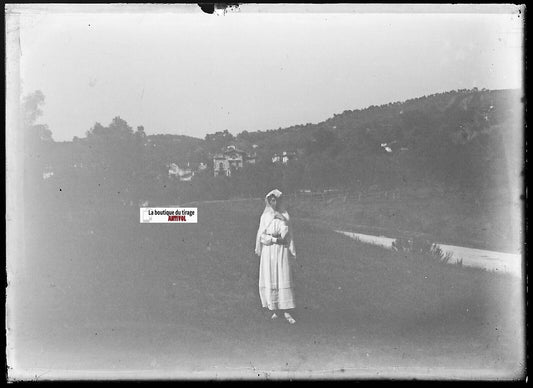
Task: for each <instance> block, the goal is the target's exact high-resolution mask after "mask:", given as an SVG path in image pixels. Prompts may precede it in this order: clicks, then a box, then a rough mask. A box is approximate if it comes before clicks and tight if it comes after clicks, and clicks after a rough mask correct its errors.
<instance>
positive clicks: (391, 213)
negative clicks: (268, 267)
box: [291, 192, 523, 253]
mask: <svg viewBox="0 0 533 388" xmlns="http://www.w3.org/2000/svg"><path fill="white" fill-rule="evenodd" d="M291 205H292V206H291V207H292V209H293V213H294V214H295V215H298V216H300V217H305V218H309V219H312V220H315V221H316V222H320V223H321V224H323V225H327V226H329V227H332V228H337V229H339V228H344V229H345V230H349V231H353V232H360V233H369V234H375V233H380V234H386V235H388V236H390V237H394V238H397V237H413V236H420V237H423V238H426V239H429V240H431V241H435V242H440V243H444V244H450V245H459V246H465V247H470V248H478V249H488V250H495V251H502V252H510V253H518V252H520V250H521V249H523V245H522V238H521V237H522V234H523V229H522V220H521V217H522V215H521V210H522V203H521V202H520V201H519V200H518V199H517V200H516V201H514V202H513V201H510V199H509V198H508V197H506V196H505V195H503V194H500V195H493V196H488V195H487V198H484V199H482V200H479V201H476V200H475V199H474V198H463V197H461V196H460V195H457V194H449V193H448V194H445V193H439V192H434V193H432V194H426V195H415V194H413V193H411V194H403V195H401V196H400V197H399V198H396V199H392V198H390V197H389V198H388V199H386V198H379V199H376V198H365V197H363V198H362V199H361V200H360V201H358V200H357V199H353V198H352V199H347V200H344V198H343V197H342V196H339V197H337V198H335V197H331V198H328V197H325V198H321V197H320V196H313V197H312V196H304V195H302V196H299V197H297V198H296V199H295V200H293V201H292V203H291Z"/></svg>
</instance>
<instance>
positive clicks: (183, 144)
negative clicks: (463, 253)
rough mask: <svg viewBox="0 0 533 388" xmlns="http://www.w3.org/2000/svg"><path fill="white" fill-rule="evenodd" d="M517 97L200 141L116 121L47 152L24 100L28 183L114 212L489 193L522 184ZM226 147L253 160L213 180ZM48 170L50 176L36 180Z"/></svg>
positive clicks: (488, 95) (456, 100)
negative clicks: (195, 202)
mask: <svg viewBox="0 0 533 388" xmlns="http://www.w3.org/2000/svg"><path fill="white" fill-rule="evenodd" d="M521 98H522V95H521V91H519V90H494V91H491V90H477V89H473V90H458V91H450V92H446V93H439V94H434V95H430V96H424V97H419V98H415V99H411V100H407V101H404V102H394V103H389V104H386V105H382V106H370V107H368V108H366V109H359V110H349V111H344V112H342V113H339V114H335V115H334V116H333V117H331V118H329V119H327V120H325V121H323V122H320V123H317V124H305V125H297V126H292V127H288V128H279V129H276V130H266V131H256V132H248V131H243V132H241V133H239V134H237V135H236V136H234V135H233V134H231V133H230V132H228V131H223V132H217V133H213V134H208V135H206V136H205V138H204V139H198V138H194V137H188V136H181V135H170V134H158V135H146V134H145V131H144V128H143V127H142V126H140V127H138V128H137V129H136V130H135V131H134V130H133V129H132V128H131V127H130V126H129V125H128V123H127V122H126V121H125V120H123V119H121V118H120V117H116V118H115V119H113V121H112V122H111V123H110V124H109V125H108V126H107V127H104V126H103V125H101V124H99V123H96V124H95V125H94V126H93V127H92V128H91V129H89V130H88V131H87V132H86V136H85V137H83V138H78V137H74V139H73V141H72V142H54V141H53V138H52V133H53V130H50V129H48V128H47V127H46V126H45V125H39V124H36V121H37V119H38V117H39V116H40V114H41V113H42V112H41V107H42V106H43V105H44V95H42V93H40V92H36V93H34V94H33V95H30V96H28V97H27V98H26V99H25V101H24V112H26V116H25V118H24V126H25V130H26V133H27V135H26V139H27V141H26V154H25V155H26V161H25V162H26V165H27V166H28V167H29V168H27V169H26V171H27V179H30V181H32V182H33V184H34V185H36V187H37V188H39V187H41V188H43V187H54V188H55V187H56V186H58V184H61V185H63V186H64V188H70V189H67V191H68V192H70V194H71V195H72V196H73V197H72V199H73V200H74V199H75V197H76V196H77V195H81V194H82V193H88V192H94V193H97V194H98V195H104V194H105V195H106V196H107V197H108V198H117V199H120V200H122V202H123V203H126V202H135V203H137V202H138V201H142V200H146V199H148V200H152V201H157V200H161V198H167V201H174V200H180V201H183V200H190V199H216V198H228V197H238V196H258V195H262V193H263V192H265V191H266V190H268V189H269V188H270V187H273V186H276V187H280V188H281V189H282V190H284V191H286V192H295V191H298V190H302V189H308V190H323V189H343V190H348V191H350V190H351V191H365V190H368V189H369V188H377V189H378V190H402V189H406V188H414V187H429V188H431V187H441V188H442V187H444V188H445V190H447V191H453V192H456V193H469V194H472V195H487V194H490V193H491V192H492V191H493V189H495V188H498V189H499V190H500V191H501V190H502V189H505V188H510V187H512V186H513V185H514V186H516V183H517V179H519V177H520V172H521V169H522V153H521V151H522V138H521V136H522V126H523V125H522V117H521V114H522V101H521ZM231 144H233V145H236V146H237V147H239V148H241V149H244V150H247V151H249V152H252V151H254V152H256V153H257V162H256V163H255V164H254V165H245V167H244V168H243V169H242V170H240V171H237V172H236V173H235V174H233V175H232V176H231V177H216V178H215V177H213V171H212V159H211V155H212V154H214V153H216V152H219V151H220V150H222V149H223V148H224V147H225V146H227V145H231ZM286 150H291V151H296V152H297V155H298V159H297V160H294V161H291V162H289V163H288V164H287V165H280V164H276V163H272V155H273V154H274V153H277V152H282V151H286ZM200 162H207V164H208V169H207V170H204V171H202V172H199V173H197V174H196V175H195V176H194V177H193V179H192V181H190V182H179V181H175V180H172V179H170V178H169V177H168V173H167V172H168V165H169V164H170V163H178V164H179V165H180V166H185V165H186V164H187V163H189V164H192V165H193V166H194V165H195V164H197V163H200ZM46 170H50V171H51V172H53V176H51V177H50V178H49V179H46V180H44V179H42V174H43V172H46ZM30 183H31V182H28V184H30ZM62 192H63V194H64V189H62ZM75 193H77V194H75ZM507 194H510V192H507Z"/></svg>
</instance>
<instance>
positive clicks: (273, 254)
mask: <svg viewBox="0 0 533 388" xmlns="http://www.w3.org/2000/svg"><path fill="white" fill-rule="evenodd" d="M288 233H289V227H288V225H287V223H286V222H285V221H282V220H279V219H277V218H275V219H273V220H272V221H271V222H270V224H269V225H268V226H267V228H266V230H265V231H264V232H263V233H261V236H260V239H261V245H262V249H261V263H260V266H259V296H260V297H261V304H262V305H263V307H267V308H268V309H269V310H286V309H292V308H294V307H295V305H294V291H293V283H292V273H291V263H290V261H289V256H290V252H289V248H288V247H287V246H286V245H281V244H276V243H274V241H275V240H276V239H275V238H274V237H272V236H273V235H279V236H281V238H285V237H286V236H287V234H288ZM289 237H290V236H289Z"/></svg>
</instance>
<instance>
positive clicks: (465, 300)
mask: <svg viewBox="0 0 533 388" xmlns="http://www.w3.org/2000/svg"><path fill="white" fill-rule="evenodd" d="M52 208H53V206H52V207H41V206H38V205H36V204H35V205H33V208H32V207H31V206H28V207H27V209H26V218H27V223H26V231H25V236H24V239H25V255H26V256H25V261H21V262H20V263H18V265H17V268H19V269H21V270H22V269H24V272H23V273H21V275H20V276H17V277H16V278H15V279H14V281H12V282H11V284H10V288H9V291H10V301H11V308H8V310H9V320H8V324H9V325H10V328H11V331H10V338H9V344H10V348H12V349H14V351H13V352H12V355H13V357H12V358H11V359H10V366H11V367H13V368H14V371H15V374H14V376H17V374H18V376H26V377H33V378H36V377H38V378H41V379H46V378H52V377H53V376H59V375H61V374H62V373H63V374H64V375H67V373H70V374H68V376H70V377H72V376H74V377H75V378H84V377H90V376H96V375H97V374H98V373H101V374H103V375H106V376H108V377H109V376H111V377H117V376H118V377H119V378H120V377H121V376H122V377H124V376H128V377H129V378H132V377H137V378H143V377H154V376H155V377H165V376H166V377H169V378H172V377H180V376H181V377H194V376H202V377H208V378H216V377H217V376H218V377H221V378H223V377H231V378H239V377H242V378H254V377H255V378H261V379H264V378H280V377H281V378H286V377H309V376H313V377H326V378H382V377H409V378H412V377H415V378H427V377H430V378H466V379H470V378H516V377H519V376H520V373H521V371H522V368H523V367H524V366H523V365H522V364H521V362H522V361H523V356H524V353H523V341H522V339H523V335H524V333H523V331H522V328H523V327H524V325H523V324H522V322H521V319H522V318H523V314H522V313H523V311H522V307H523V300H522V285H521V284H520V282H519V281H517V280H516V279H514V278H512V277H510V276H504V275H495V274H491V273H488V272H485V271H482V270H478V269H467V268H460V267H457V266H442V265H437V264H434V263H431V262H429V261H427V262H426V261H419V260H415V259H414V258H410V257H403V256H400V255H397V254H394V253H392V252H390V251H387V250H385V249H382V248H379V247H374V246H369V245H365V244H361V243H358V242H357V241H354V240H352V239H350V238H348V237H344V236H342V235H338V234H336V233H334V232H331V231H329V230H328V229H325V228H321V227H319V226H316V225H312V224H310V223H307V222H304V221H301V220H299V219H298V218H295V219H294V229H295V242H296V249H297V253H298V257H297V259H296V261H295V262H294V265H295V280H296V297H297V309H296V311H295V313H294V317H295V318H296V320H297V324H296V325H292V326H291V325H288V324H287V323H286V322H284V321H283V320H278V321H274V322H272V321H270V320H269V319H268V317H267V315H266V313H265V312H264V311H263V310H262V309H261V307H260V301H259V296H258V290H257V276H258V271H259V260H258V258H257V257H255V256H254V254H253V249H254V241H255V233H256V228H257V226H258V220H259V215H260V214H261V212H262V202H261V201H250V202H246V203H245V202H241V203H239V202H220V203H210V204H200V205H198V209H199V216H198V224H181V225H180V224H140V223H139V220H138V218H139V210H138V208H136V207H116V208H109V209H104V208H99V209H90V210H89V209H72V210H68V209H64V211H63V212H61V213H60V212H52V210H51V209H52ZM55 209H57V207H55ZM14 259H15V257H13V256H12V255H10V256H9V260H14ZM95 373H96V374H95ZM124 373H126V374H127V375H124Z"/></svg>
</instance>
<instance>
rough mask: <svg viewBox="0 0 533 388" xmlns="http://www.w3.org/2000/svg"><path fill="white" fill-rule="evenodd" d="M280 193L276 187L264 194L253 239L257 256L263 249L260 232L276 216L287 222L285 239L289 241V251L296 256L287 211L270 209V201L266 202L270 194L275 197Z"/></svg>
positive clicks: (279, 195) (261, 232) (262, 231)
mask: <svg viewBox="0 0 533 388" xmlns="http://www.w3.org/2000/svg"><path fill="white" fill-rule="evenodd" d="M282 194H283V193H282V192H281V191H279V190H278V189H274V190H272V191H270V192H269V193H268V194H267V195H265V210H263V214H262V215H261V220H260V222H259V229H258V230H257V236H256V239H255V253H256V255H258V256H261V250H262V249H263V244H261V234H263V233H264V231H265V230H266V229H267V228H268V226H269V225H270V223H271V222H272V220H273V219H274V218H275V217H276V216H278V217H281V218H283V219H284V221H285V222H286V223H287V225H288V227H289V232H288V233H287V236H286V237H285V240H286V241H288V243H289V252H290V253H291V254H292V255H293V256H296V251H295V250H294V241H293V239H292V226H291V223H290V222H289V213H288V212H287V211H286V210H285V209H283V210H282V211H281V212H278V211H276V210H274V209H272V206H270V203H269V202H268V198H269V197H270V196H272V195H273V196H275V197H276V198H280V197H281V195H282Z"/></svg>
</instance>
